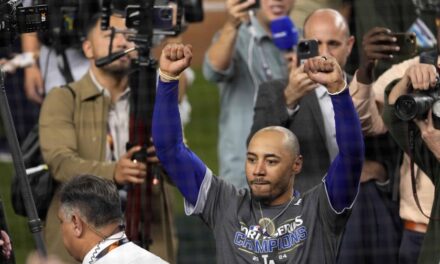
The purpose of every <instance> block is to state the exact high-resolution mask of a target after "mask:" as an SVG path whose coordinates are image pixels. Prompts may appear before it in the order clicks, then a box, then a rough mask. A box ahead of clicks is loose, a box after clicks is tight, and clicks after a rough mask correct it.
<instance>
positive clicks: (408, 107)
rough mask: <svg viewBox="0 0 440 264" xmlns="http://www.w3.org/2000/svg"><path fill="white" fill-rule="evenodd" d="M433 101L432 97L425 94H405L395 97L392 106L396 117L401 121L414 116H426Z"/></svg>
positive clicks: (420, 117) (421, 117)
mask: <svg viewBox="0 0 440 264" xmlns="http://www.w3.org/2000/svg"><path fill="white" fill-rule="evenodd" d="M433 102H434V99H433V98H432V97H431V96H429V95H427V94H423V93H415V94H406V95H402V96H400V97H399V98H397V101H396V103H395V105H394V107H395V110H396V115H397V117H398V118H400V119H401V120H403V121H410V120H412V119H414V118H416V119H424V118H426V115H427V113H428V111H429V109H431V105H432V103H433Z"/></svg>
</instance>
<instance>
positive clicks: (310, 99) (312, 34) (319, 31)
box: [250, 9, 354, 192]
mask: <svg viewBox="0 0 440 264" xmlns="http://www.w3.org/2000/svg"><path fill="white" fill-rule="evenodd" d="M304 37H305V38H306V39H316V40H317V41H318V44H319V55H320V56H331V57H334V58H335V59H336V61H337V62H338V64H339V66H340V67H341V68H343V67H344V66H345V63H346V61H347V58H348V56H349V54H350V52H351V48H352V47H353V43H354V37H353V36H350V32H349V29H348V25H347V23H346V22H345V20H344V18H343V17H342V15H341V14H340V13H338V12H337V11H336V10H333V9H318V10H316V11H315V12H313V13H312V14H310V16H309V17H308V18H307V19H306V21H305V24H304ZM295 65H296V63H292V68H291V70H290V74H289V79H283V80H275V81H270V82H266V83H263V84H262V85H261V86H260V89H259V92H258V97H257V101H256V105H255V109H254V121H253V125H252V129H251V134H250V135H251V136H252V135H253V134H254V133H255V132H256V131H258V130H259V129H261V128H263V127H267V126H274V125H275V126H283V127H286V128H288V129H290V130H291V131H293V132H294V133H295V134H296V135H297V137H298V139H299V143H300V145H301V148H302V149H301V153H302V155H303V156H304V157H306V161H305V162H304V165H303V169H302V171H301V173H300V174H299V175H298V176H297V178H296V183H295V186H296V189H297V190H298V191H300V192H305V191H307V190H309V189H310V188H312V187H314V186H315V185H316V184H318V183H319V182H320V181H321V179H322V177H323V176H324V175H325V173H326V171H327V168H328V167H329V165H330V162H331V161H332V160H333V159H334V158H335V157H336V155H337V153H338V147H337V143H336V134H335V123H334V118H333V115H334V111H333V109H332V104H331V99H330V96H329V95H328V94H327V92H326V88H325V87H324V86H322V85H319V83H317V82H315V81H313V80H312V79H311V78H310V77H309V76H308V74H307V73H305V72H304V66H303V65H301V66H299V67H296V66H295ZM344 78H345V81H346V82H347V83H349V82H350V80H351V77H350V76H347V74H345V73H344ZM304 127H307V128H308V129H304Z"/></svg>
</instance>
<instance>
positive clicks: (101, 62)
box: [95, 48, 136, 67]
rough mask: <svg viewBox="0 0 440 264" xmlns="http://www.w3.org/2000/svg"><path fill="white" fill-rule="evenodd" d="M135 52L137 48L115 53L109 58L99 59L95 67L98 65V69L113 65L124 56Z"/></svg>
mask: <svg viewBox="0 0 440 264" xmlns="http://www.w3.org/2000/svg"><path fill="white" fill-rule="evenodd" d="M134 50H136V48H130V49H126V50H121V51H118V52H115V53H111V54H110V55H108V56H107V57H104V58H100V59H97V60H96V61H95V65H96V67H102V66H104V65H107V64H109V63H112V62H113V61H115V60H117V59H119V58H120V57H122V56H125V55H127V54H128V53H130V52H132V51H134Z"/></svg>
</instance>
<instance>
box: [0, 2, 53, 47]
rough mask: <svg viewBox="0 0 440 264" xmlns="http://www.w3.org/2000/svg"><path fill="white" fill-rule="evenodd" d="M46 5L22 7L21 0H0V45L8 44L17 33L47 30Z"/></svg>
mask: <svg viewBox="0 0 440 264" xmlns="http://www.w3.org/2000/svg"><path fill="white" fill-rule="evenodd" d="M48 26H49V16H48V7H47V5H36V6H31V7H23V4H22V1H21V0H9V1H8V0H0V47H7V46H9V45H10V44H11V43H12V42H13V40H14V39H15V38H16V37H17V34H19V33H29V32H35V31H44V30H47V29H48Z"/></svg>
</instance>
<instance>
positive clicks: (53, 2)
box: [21, 0, 100, 104]
mask: <svg viewBox="0 0 440 264" xmlns="http://www.w3.org/2000/svg"><path fill="white" fill-rule="evenodd" d="M30 4H32V5H37V4H47V5H48V6H49V15H50V17H49V25H50V29H49V30H48V31H47V32H40V33H38V34H37V33H27V34H23V35H22V36H21V40H22V49H23V51H24V52H32V53H33V54H34V55H35V56H36V57H38V63H37V64H34V65H32V66H31V67H27V68H26V69H25V70H24V74H25V78H24V89H25V93H26V97H27V98H28V99H29V100H30V101H32V102H34V103H38V104H41V103H42V102H43V98H44V96H45V94H47V93H48V92H49V91H50V90H51V89H52V88H54V87H56V86H60V85H63V84H65V83H69V82H73V81H77V80H79V79H80V78H81V77H82V76H83V75H84V74H85V73H86V72H87V70H88V68H89V61H88V60H87V58H86V57H85V56H84V54H83V52H82V50H81V40H82V37H83V36H81V34H80V33H79V32H82V27H83V24H84V23H87V22H86V20H88V19H89V18H90V17H91V16H92V15H93V14H94V13H96V12H98V11H99V8H100V1H99V0H87V1H84V0H61V1H59V0H27V1H26V2H25V5H30Z"/></svg>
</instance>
